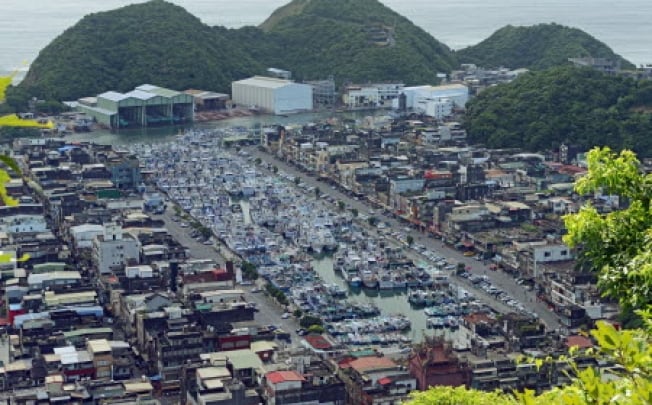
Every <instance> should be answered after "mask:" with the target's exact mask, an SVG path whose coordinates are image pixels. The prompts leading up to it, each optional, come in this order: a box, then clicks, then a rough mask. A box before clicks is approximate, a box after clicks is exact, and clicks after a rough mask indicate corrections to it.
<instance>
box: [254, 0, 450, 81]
mask: <svg viewBox="0 0 652 405" xmlns="http://www.w3.org/2000/svg"><path fill="white" fill-rule="evenodd" d="M261 28H262V29H264V30H265V31H266V32H268V33H269V34H270V35H271V36H272V37H273V38H274V40H275V41H276V42H277V43H281V44H283V45H284V48H285V49H286V52H285V53H284V55H283V58H284V60H285V62H286V67H287V68H289V69H291V70H292V71H293V72H295V74H296V76H297V77H299V78H306V79H314V78H323V77H326V76H328V75H330V74H333V75H335V77H336V79H338V81H348V80H350V81H353V82H361V81H365V82H367V81H388V80H389V81H392V80H395V81H404V82H405V83H407V84H416V83H433V82H435V81H436V80H437V79H436V75H437V73H440V72H449V71H451V70H452V69H454V68H455V67H456V66H457V61H456V59H455V57H454V55H453V54H452V52H451V51H450V50H449V48H448V47H447V46H445V45H444V44H442V43H440V42H438V41H437V40H435V39H434V38H433V37H432V36H431V35H430V34H428V33H427V32H425V31H424V30H422V29H421V28H419V27H417V26H415V25H414V24H413V23H412V22H410V21H409V20H408V19H406V18H405V17H403V16H401V15H399V14H397V13H395V12H394V11H392V10H390V9H389V8H387V7H385V6H384V5H382V4H381V3H380V2H379V1H377V0H294V1H292V2H291V3H289V4H287V5H286V6H284V7H281V8H280V9H278V10H277V11H276V12H274V13H273V14H272V15H271V16H270V17H269V19H268V20H267V21H265V22H264V23H263V24H261Z"/></svg>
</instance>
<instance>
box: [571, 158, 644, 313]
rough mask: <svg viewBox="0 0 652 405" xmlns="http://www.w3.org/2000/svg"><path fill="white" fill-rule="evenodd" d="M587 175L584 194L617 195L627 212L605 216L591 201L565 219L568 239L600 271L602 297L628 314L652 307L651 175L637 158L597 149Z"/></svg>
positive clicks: (578, 185)
mask: <svg viewBox="0 0 652 405" xmlns="http://www.w3.org/2000/svg"><path fill="white" fill-rule="evenodd" d="M587 163H588V173H587V174H586V175H585V176H584V177H582V178H581V179H580V180H579V181H578V182H577V183H576V185H575V191H577V192H578V193H579V194H581V195H589V194H592V193H595V192H600V193H602V194H603V195H613V196H618V197H619V199H620V201H623V202H625V203H626V204H627V208H625V209H622V210H618V211H613V212H609V213H607V214H601V213H599V212H598V210H597V209H596V208H595V207H594V206H593V205H592V204H591V203H590V202H589V203H587V204H585V205H584V206H583V207H582V208H581V209H580V211H579V212H578V213H577V214H570V215H567V216H565V217H564V223H565V225H566V229H567V230H568V233H567V235H566V236H565V237H564V242H566V243H567V244H568V245H569V246H571V247H578V246H581V247H582V249H581V255H582V259H585V260H588V261H589V262H590V263H591V264H592V266H593V269H594V270H596V271H598V272H599V278H598V287H599V288H600V289H601V291H602V292H603V294H605V295H608V296H610V297H612V298H614V299H617V300H619V302H620V304H621V305H622V307H623V308H624V309H625V310H634V311H635V310H639V309H650V308H652V288H650V286H651V285H652V210H651V207H650V198H652V174H647V175H646V174H644V173H643V172H642V170H641V165H640V162H639V161H638V159H637V158H636V155H635V154H634V153H633V152H631V151H627V150H624V151H622V152H620V153H619V154H616V153H614V152H612V151H611V150H610V149H609V148H595V149H593V150H591V151H590V152H589V153H588V155H587Z"/></svg>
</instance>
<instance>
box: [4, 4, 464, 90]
mask: <svg viewBox="0 0 652 405" xmlns="http://www.w3.org/2000/svg"><path fill="white" fill-rule="evenodd" d="M262 27H263V28H264V29H261V28H257V27H245V28H241V29H226V28H223V27H209V26H207V25H205V24H203V23H202V22H201V21H200V20H199V19H197V18H196V17H194V16H193V15H191V14H189V13H188V12H186V11H185V10H184V9H183V8H181V7H178V6H175V5H173V4H171V3H168V2H165V1H163V0H152V1H149V2H146V3H141V4H136V5H130V6H126V7H122V8H119V9H116V10H112V11H108V12H102V13H95V14H91V15H88V16H86V17H84V18H83V19H81V20H80V21H79V22H78V23H77V24H75V25H74V26H73V27H71V28H69V29H67V30H66V31H65V32H63V33H62V34H61V35H60V36H59V37H57V38H56V39H55V40H53V41H52V42H51V43H50V44H49V45H48V46H46V47H45V48H44V49H43V50H42V51H41V53H40V54H39V56H38V57H37V58H36V60H35V61H34V63H33V64H32V66H31V67H30V71H29V72H28V74H27V76H26V77H25V79H24V81H23V82H22V83H21V84H20V86H19V87H18V88H17V89H16V88H14V89H12V90H11V91H10V95H9V99H10V100H16V99H18V98H21V96H22V98H23V99H27V97H28V96H32V95H33V96H38V97H41V98H45V99H52V100H66V99H75V98H78V97H82V96H88V95H94V94H97V93H101V92H103V91H106V90H109V89H111V90H118V91H126V90H130V89H132V88H133V87H134V86H136V85H139V84H142V83H153V84H157V85H160V86H166V87H171V88H175V89H185V88H190V87H195V88H203V89H210V90H216V91H225V92H228V91H229V90H230V83H231V81H233V80H238V79H242V78H244V77H247V76H250V75H252V74H260V73H263V72H264V69H265V68H266V67H272V66H273V67H279V68H283V69H288V70H291V71H293V73H295V76H296V77H297V78H300V79H301V78H305V79H322V78H326V77H328V76H329V75H333V76H335V77H336V78H337V79H338V82H341V81H342V80H345V79H350V80H354V81H358V80H359V81H361V80H364V81H390V80H400V81H405V82H406V83H410V84H412V83H434V82H435V81H436V74H437V73H438V72H448V71H450V70H451V69H453V68H454V67H455V66H456V65H457V63H456V60H455V57H454V56H453V54H452V52H451V51H450V50H449V49H448V48H447V47H446V46H445V45H442V44H441V43H439V42H437V41H436V40H435V39H434V38H432V37H431V36H430V35H429V34H427V33H426V32H424V31H423V30H421V29H420V28H418V27H416V26H415V25H414V24H412V23H411V22H410V21H408V20H407V19H405V18H404V17H402V16H400V15H398V14H396V13H395V12H393V11H392V10H390V9H388V8H387V7H385V6H383V5H382V4H381V3H380V2H378V1H377V0H295V1H293V2H291V3H289V4H287V5H286V6H284V7H281V8H280V9H279V10H277V11H276V12H275V13H274V14H273V15H272V16H271V17H270V18H269V20H268V21H266V22H265V23H264V24H263V25H262Z"/></svg>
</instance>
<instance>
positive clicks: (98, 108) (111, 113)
mask: <svg viewBox="0 0 652 405" xmlns="http://www.w3.org/2000/svg"><path fill="white" fill-rule="evenodd" d="M112 101H115V100H112ZM116 102H117V101H116ZM81 108H82V109H84V110H87V111H94V112H97V113H100V114H103V115H107V116H111V115H115V114H117V112H116V111H111V110H107V109H106V108H100V107H89V106H87V105H85V106H82V107H81Z"/></svg>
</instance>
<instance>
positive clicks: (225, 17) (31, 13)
mask: <svg viewBox="0 0 652 405" xmlns="http://www.w3.org/2000/svg"><path fill="white" fill-rule="evenodd" d="M381 1H382V3H383V4H385V5H386V6H388V7H390V8H391V9H393V10H394V11H396V12H398V13H399V14H402V15H404V16H405V17H407V18H408V19H410V20H412V21H413V22H414V23H415V24H416V25H418V26H420V27H421V28H423V29H424V30H425V31H427V32H428V33H430V34H431V35H432V36H433V37H435V38H436V39H438V40H439V41H441V42H443V43H445V44H446V45H448V46H449V47H451V48H452V49H460V48H464V47H466V46H470V45H474V44H476V43H478V42H480V41H482V40H484V39H485V38H487V37H488V36H489V35H491V33H493V32H494V31H496V30H497V29H499V28H501V27H503V26H505V25H507V24H511V25H533V24H538V23H551V22H555V23H558V24H563V25H567V26H571V27H575V28H580V29H582V30H584V31H586V32H588V33H589V34H591V35H593V36H594V37H596V38H597V39H599V40H600V41H602V42H604V43H606V44H607V45H608V46H610V47H611V48H612V49H613V50H614V51H615V52H616V53H618V54H619V55H621V56H623V57H624V58H625V59H628V60H629V61H631V62H632V63H634V64H636V65H641V64H647V63H652V55H651V52H650V51H651V46H650V42H649V38H651V37H652V24H649V22H648V20H647V18H649V16H650V15H652V2H650V1H644V0H621V1H620V2H617V3H614V2H613V1H607V0H540V1H537V2H523V1H521V0H494V1H491V2H487V1H480V0H455V1H452V0H442V1H438V2H432V1H429V0H381ZM140 2H142V1H134V0H103V1H101V2H99V1H90V0H58V1H57V2H53V1H51V0H29V1H24V0H21V1H19V0H3V1H2V2H0V74H3V73H4V74H6V73H7V72H11V71H14V70H22V71H26V70H27V67H28V65H29V63H31V62H33V61H34V59H36V57H37V55H38V53H39V51H40V50H41V49H43V48H44V47H45V46H46V45H47V44H48V43H50V41H52V40H53V39H54V38H56V37H57V36H58V35H60V34H61V33H63V31H64V30H65V29H66V28H68V27H70V26H72V25H74V24H75V23H76V22H77V21H79V20H80V19H81V18H82V17H83V16H84V15H87V14H90V13H94V12H98V11H107V10H111V9H115V8H118V7H122V6H125V5H128V4H132V3H140ZM171 2H172V3H175V4H177V5H179V6H182V7H184V8H185V9H186V10H188V11H189V12H190V13H192V14H194V15H195V16H197V17H198V18H200V19H201V20H202V21H203V22H204V23H205V24H208V25H222V26H226V27H229V28H238V27H242V26H246V25H258V24H260V23H262V22H263V21H264V20H265V19H266V18H267V17H268V16H269V15H270V14H271V13H272V12H273V11H274V10H275V9H276V8H278V7H280V6H282V5H284V4H286V3H287V2H288V1H287V0H239V1H237V2H234V1H224V0H172V1H171ZM512 67H515V68H516V67H518V66H512Z"/></svg>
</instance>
